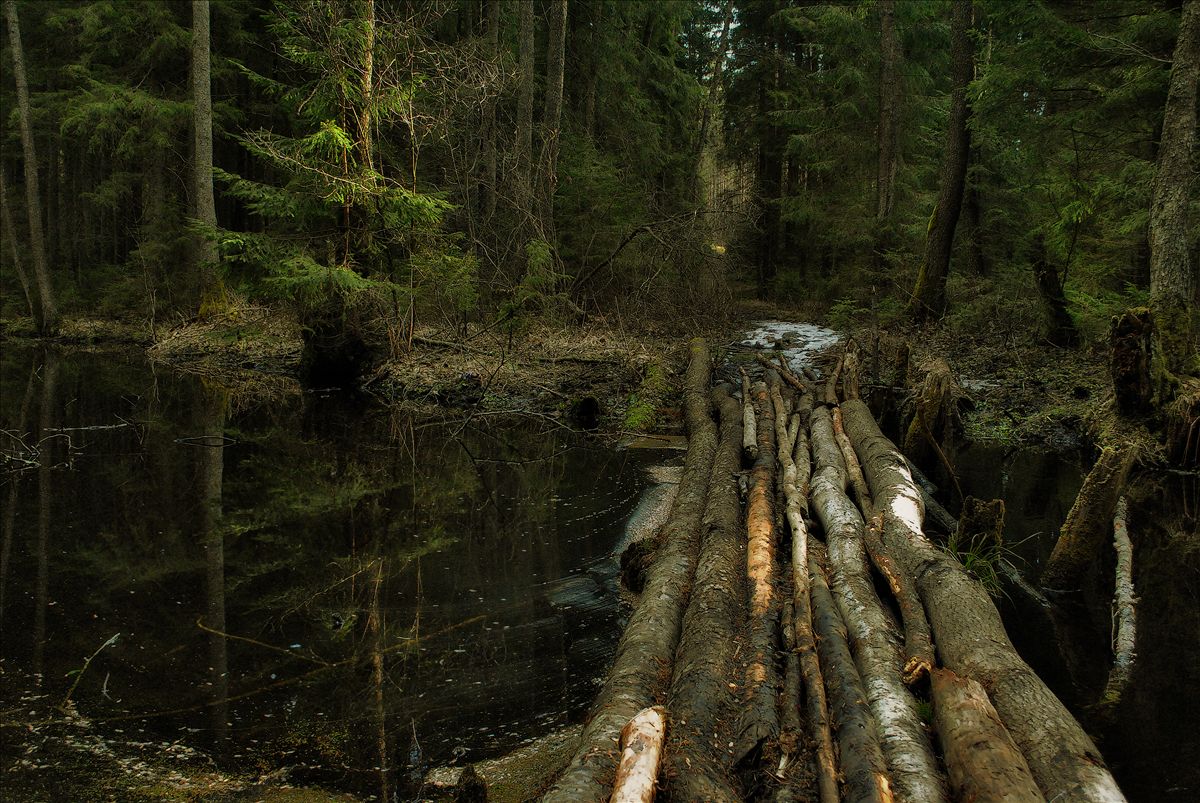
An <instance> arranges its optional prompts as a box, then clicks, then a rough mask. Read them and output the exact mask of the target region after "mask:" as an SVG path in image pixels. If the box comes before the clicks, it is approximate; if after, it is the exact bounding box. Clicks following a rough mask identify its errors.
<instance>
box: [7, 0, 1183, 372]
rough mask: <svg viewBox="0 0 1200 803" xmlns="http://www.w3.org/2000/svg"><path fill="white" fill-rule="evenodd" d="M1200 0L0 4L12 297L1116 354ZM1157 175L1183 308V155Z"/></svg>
mask: <svg viewBox="0 0 1200 803" xmlns="http://www.w3.org/2000/svg"><path fill="white" fill-rule="evenodd" d="M1194 6H1195V4H1194V3H1193V4H1182V5H1181V3H1179V2H1178V1H1177V0H1040V1H1033V0H977V1H976V2H973V3H972V2H969V1H964V0H953V2H951V1H949V0H904V1H902V2H895V0H874V1H873V2H844V3H812V2H803V1H802V0H674V1H671V2H660V1H659V0H619V1H618V0H511V1H508V0H506V1H499V0H482V2H480V0H407V1H404V2H401V1H400V0H395V1H392V0H278V1H277V2H269V0H213V2H211V3H210V2H206V1H205V2H200V1H197V2H192V3H181V2H166V1H165V0H145V1H144V2H120V1H119V0H38V2H18V1H17V0H5V1H4V26H5V29H6V31H5V34H6V35H5V36H4V37H3V43H4V53H3V59H2V63H3V65H4V75H3V82H2V85H0V91H2V93H3V94H2V100H3V110H4V115H3V122H4V130H3V146H4V147H3V160H2V164H0V174H2V184H3V187H2V189H3V201H4V204H3V213H4V214H3V224H4V237H3V238H4V240H5V247H4V249H3V252H4V253H3V268H2V274H0V282H2V288H3V314H4V316H5V317H13V316H20V315H32V316H33V317H34V318H35V319H36V320H37V322H38V325H39V326H40V327H41V328H42V329H43V330H44V331H53V330H54V328H55V325H56V320H57V317H58V316H59V315H60V314H68V315H69V314H87V315H92V316H101V317H109V318H125V319H136V320H139V321H147V322H150V323H151V324H152V325H154V326H162V325H171V324H174V323H177V322H179V321H180V320H184V319H189V318H193V317H195V316H197V315H200V316H206V315H213V314H220V313H221V312H222V311H225V310H228V309H229V308H231V307H233V306H236V305H238V304H241V303H244V302H245V301H251V302H255V301H266V302H269V303H273V304H283V305H288V306H290V307H291V308H294V309H295V310H296V311H297V313H298V314H299V315H300V317H301V320H302V321H303V322H304V323H305V325H306V327H307V331H309V332H315V333H321V332H326V333H333V335H335V336H337V337H344V336H345V334H346V332H347V331H351V330H353V331H355V332H358V333H360V334H361V336H362V337H363V338H366V339H367V340H370V339H371V338H374V339H375V340H376V341H378V342H381V343H384V344H385V346H386V347H387V348H390V349H392V350H397V349H399V350H402V349H403V348H404V347H405V346H406V344H407V343H410V342H411V336H412V332H413V329H414V327H415V326H417V325H419V324H423V323H431V324H435V325H438V326H443V327H446V328H453V329H457V330H459V331H465V327H467V326H470V325H476V324H478V325H484V326H487V325H493V324H496V325H499V324H503V325H512V323H513V322H516V321H520V320H521V319H523V318H526V317H532V316H548V317H551V318H555V317H557V318H560V319H579V318H583V317H586V316H601V315H602V316H605V317H607V318H609V319H610V320H617V321H620V322H622V323H629V322H631V321H642V320H647V319H657V320H671V319H679V318H680V316H681V315H683V316H704V315H711V314H713V312H714V310H721V309H727V308H728V305H727V304H726V303H724V302H726V301H727V300H728V299H729V298H731V297H732V296H733V295H734V294H736V293H738V292H740V291H743V290H750V289H751V288H752V290H753V292H755V293H757V295H758V296H760V297H763V298H767V299H772V300H776V301H779V302H782V303H789V304H808V305H810V307H811V309H812V310H813V311H814V313H817V314H819V313H821V312H827V313H828V314H829V316H830V318H831V320H832V322H833V323H835V324H838V323H841V322H846V321H850V320H852V319H864V318H865V319H871V320H874V321H876V322H880V323H885V324H886V323H889V322H895V321H900V320H908V319H915V320H917V321H923V320H927V319H937V320H941V321H943V322H944V323H946V324H947V325H949V326H951V327H955V328H957V329H959V330H961V331H962V332H963V333H970V332H973V331H978V330H980V329H995V328H1006V329H1009V330H1014V331H1015V330H1026V331H1036V332H1039V333H1040V336H1044V337H1045V338H1047V339H1049V341H1050V342H1051V343H1053V344H1055V345H1057V346H1061V347H1071V346H1074V345H1076V344H1078V343H1079V342H1080V341H1081V339H1083V340H1085V341H1090V342H1096V341H1098V340H1099V339H1101V338H1102V337H1104V336H1105V335H1106V333H1107V331H1108V326H1109V319H1110V317H1111V316H1112V315H1113V314H1115V313H1117V312H1119V311H1121V310H1124V309H1127V308H1131V307H1141V306H1145V305H1147V304H1148V303H1150V302H1151V300H1152V299H1151V295H1152V290H1153V289H1154V288H1153V287H1152V284H1153V283H1152V281H1151V279H1152V273H1154V270H1153V266H1152V262H1153V253H1152V252H1153V249H1152V247H1151V241H1152V239H1153V237H1152V231H1151V230H1152V228H1153V223H1154V221H1153V220H1152V212H1151V210H1152V206H1153V204H1152V200H1153V198H1154V193H1155V181H1154V178H1155V175H1156V166H1159V168H1160V169H1159V172H1161V173H1164V175H1165V172H1164V171H1165V170H1166V168H1161V164H1162V163H1164V162H1165V161H1167V159H1165V158H1164V156H1165V155H1164V154H1163V153H1162V150H1163V147H1162V146H1160V143H1165V142H1166V140H1167V137H1165V136H1164V110H1167V109H1168V106H1169V104H1168V94H1169V93H1168V87H1169V84H1170V82H1171V81H1172V80H1173V79H1172V63H1173V62H1175V63H1176V64H1177V69H1176V71H1175V72H1176V73H1179V74H1183V73H1185V71H1186V69H1187V64H1186V62H1187V61H1188V53H1191V56H1190V59H1191V66H1190V69H1191V96H1190V97H1191V101H1190V105H1191V109H1190V115H1191V122H1190V134H1188V125H1189V124H1188V122H1187V120H1186V116H1187V113H1188V110H1187V108H1186V107H1187V105H1188V102H1187V96H1186V93H1185V95H1184V96H1183V98H1182V100H1181V101H1176V116H1177V117H1178V116H1179V115H1180V114H1182V115H1183V118H1184V119H1183V121H1182V123H1181V124H1180V125H1182V131H1183V135H1190V137H1191V140H1192V141H1194V138H1195V71H1196V65H1195V60H1196V56H1195V53H1194V51H1195V49H1196V45H1195V39H1196V34H1195V32H1194V31H1195V29H1196V27H1197V22H1196V17H1197V12H1196V9H1195V8H1194ZM1181 22H1182V27H1181ZM1183 28H1187V29H1188V30H1190V31H1192V33H1191V34H1190V37H1189V36H1183V35H1182V34H1181V30H1182V29H1183ZM1189 41H1190V42H1191V44H1190V45H1188V44H1187V42H1189ZM1189 48H1190V50H1189ZM1179 65H1183V68H1180V67H1179ZM1183 78H1184V79H1186V78H1187V76H1186V75H1183ZM1172 91H1173V90H1172ZM1181 105H1182V107H1183V108H1182V109H1181ZM1168 114H1169V111H1168ZM1180 125H1174V127H1172V128H1170V131H1175V132H1178V130H1180ZM1173 139H1178V136H1174V137H1173ZM1168 155H1169V154H1168ZM1171 164H1172V165H1174V169H1175V170H1176V174H1175V178H1174V179H1173V182H1174V184H1173V186H1174V188H1175V190H1176V196H1177V197H1175V199H1174V202H1175V207H1181V208H1182V212H1179V213H1178V214H1176V215H1175V217H1174V218H1173V220H1174V221H1175V222H1174V225H1175V235H1174V240H1175V241H1176V242H1177V243H1178V247H1177V248H1176V251H1177V252H1181V253H1182V254H1183V262H1182V266H1180V264H1179V259H1178V254H1177V255H1176V258H1175V266H1174V267H1173V268H1171V270H1173V271H1174V274H1172V275H1173V276H1174V279H1172V280H1171V281H1170V282H1167V284H1169V285H1170V287H1169V288H1168V287H1167V285H1166V284H1163V283H1162V281H1161V280H1160V282H1159V284H1162V286H1163V287H1164V288H1166V289H1165V290H1163V292H1168V291H1169V292H1168V295H1170V294H1173V295H1171V298H1170V300H1169V301H1170V304H1173V305H1174V308H1175V309H1177V310H1178V309H1183V310H1184V317H1185V318H1186V317H1187V315H1189V314H1191V313H1188V312H1187V310H1188V308H1189V307H1192V308H1194V306H1195V304H1194V302H1195V298H1196V295H1195V294H1196V290H1195V288H1196V286H1197V283H1196V281H1195V279H1194V275H1195V264H1196V262H1197V260H1196V252H1197V239H1198V237H1197V227H1196V225H1195V220H1196V216H1195V214H1194V212H1195V207H1196V204H1197V200H1196V197H1195V195H1194V194H1192V193H1190V191H1189V190H1188V180H1189V178H1190V176H1191V175H1192V174H1194V172H1195V163H1194V154H1193V153H1192V148H1191V145H1190V143H1189V144H1187V150H1186V151H1185V152H1184V153H1183V156H1182V161H1180V160H1179V159H1178V158H1175V159H1174V161H1173V162H1172V163H1171ZM1170 167H1171V166H1170V165H1168V168H1170ZM1180 169H1182V172H1180ZM1180 176H1182V179H1181V178H1180ZM1176 211H1177V212H1178V209H1177V210H1176ZM1180 221H1182V222H1180ZM1163 253H1164V254H1165V253H1166V252H1165V251H1164V252H1163ZM1189 257H1190V266H1189V261H1188V260H1189ZM1163 258H1164V259H1165V258H1166V257H1165V256H1164V257H1163ZM1164 269H1165V268H1164ZM1163 275H1166V274H1163ZM1165 297H1166V296H1164V298H1165ZM356 336H358V335H356ZM1189 337H1190V335H1186V334H1185V335H1184V336H1183V341H1182V342H1183V344H1184V352H1186V351H1187V350H1188V348H1187V346H1188V344H1189V342H1190V341H1189V340H1188V338H1189ZM1175 362H1176V363H1179V360H1176V361H1175ZM1177 367H1178V365H1177Z"/></svg>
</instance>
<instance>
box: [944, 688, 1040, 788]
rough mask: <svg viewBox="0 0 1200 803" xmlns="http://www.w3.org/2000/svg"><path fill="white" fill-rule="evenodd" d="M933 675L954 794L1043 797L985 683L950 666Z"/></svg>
mask: <svg viewBox="0 0 1200 803" xmlns="http://www.w3.org/2000/svg"><path fill="white" fill-rule="evenodd" d="M931 680H932V684H931V685H932V691H933V715H934V722H935V723H936V725H937V731H938V739H939V740H940V741H941V743H942V752H943V754H944V755H945V759H946V769H947V770H948V771H949V773H950V786H951V788H952V790H953V792H954V798H955V800H969V801H971V803H1039V801H1043V800H1045V798H1044V797H1042V793H1041V791H1040V790H1039V789H1038V787H1037V784H1036V783H1034V780H1033V774H1032V773H1031V772H1030V771H1029V764H1028V763H1027V762H1026V761H1025V756H1023V755H1021V751H1020V750H1019V749H1018V748H1017V746H1016V744H1015V743H1014V742H1013V740H1012V737H1011V736H1009V735H1008V731H1006V730H1005V729H1004V725H1003V724H1002V723H1001V722H1000V717H999V716H998V715H997V714H996V709H995V708H993V707H992V704H991V702H990V701H989V700H988V696H987V692H985V691H984V690H983V686H980V685H979V684H978V683H976V682H975V681H974V680H971V679H970V678H960V677H959V676H958V675H955V674H954V673H953V672H951V671H949V670H946V669H938V670H935V671H934V672H933V675H932V678H931Z"/></svg>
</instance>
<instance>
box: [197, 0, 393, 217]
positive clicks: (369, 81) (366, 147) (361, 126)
mask: <svg viewBox="0 0 1200 803" xmlns="http://www.w3.org/2000/svg"><path fill="white" fill-rule="evenodd" d="M362 37H363V48H362V75H361V82H360V89H359V91H360V92H361V94H362V97H361V98H360V99H359V106H358V115H357V117H358V120H357V123H358V158H359V161H360V162H361V163H362V166H363V167H365V168H367V169H368V170H373V169H374V167H375V158H374V149H373V148H372V146H371V130H372V127H373V126H374V121H373V120H372V116H371V110H372V108H373V107H374V95H375V0H364V3H363V17H362ZM214 219H215V216H214Z"/></svg>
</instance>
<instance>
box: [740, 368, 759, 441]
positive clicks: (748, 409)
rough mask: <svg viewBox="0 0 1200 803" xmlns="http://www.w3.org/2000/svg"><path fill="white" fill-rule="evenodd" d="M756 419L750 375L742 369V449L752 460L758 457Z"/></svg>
mask: <svg viewBox="0 0 1200 803" xmlns="http://www.w3.org/2000/svg"><path fill="white" fill-rule="evenodd" d="M756 427H757V424H756V423H755V421H754V402H753V401H752V400H751V398H750V377H749V375H747V374H746V369H745V368H743V369H742V451H744V452H745V453H746V457H748V458H749V459H750V460H755V459H757V458H758V430H757V429H756Z"/></svg>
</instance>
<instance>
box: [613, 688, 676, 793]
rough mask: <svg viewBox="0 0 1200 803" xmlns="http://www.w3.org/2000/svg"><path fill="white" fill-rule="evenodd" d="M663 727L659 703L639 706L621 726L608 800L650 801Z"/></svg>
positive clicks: (664, 723)
mask: <svg viewBox="0 0 1200 803" xmlns="http://www.w3.org/2000/svg"><path fill="white" fill-rule="evenodd" d="M666 727H667V719H666V711H665V710H664V709H663V707H662V706H661V705H655V706H651V707H649V708H643V709H642V710H641V711H639V712H638V713H637V714H635V715H634V717H633V719H631V720H629V723H628V724H627V725H626V726H625V727H624V728H622V729H621V747H622V750H621V763H620V764H619V765H618V766H617V780H616V782H615V783H613V793H612V797H611V798H610V803H653V801H654V784H655V782H656V781H657V780H658V760H659V757H660V756H661V755H662V748H663V736H664V734H665V731H666Z"/></svg>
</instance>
